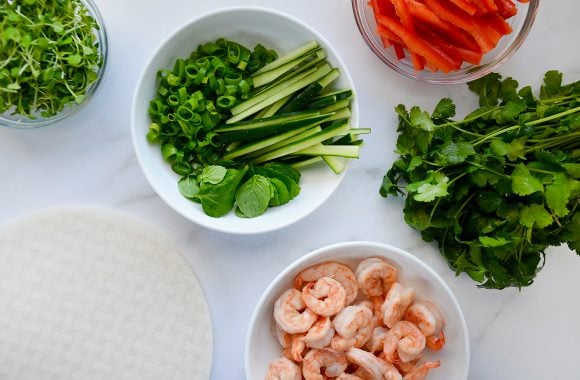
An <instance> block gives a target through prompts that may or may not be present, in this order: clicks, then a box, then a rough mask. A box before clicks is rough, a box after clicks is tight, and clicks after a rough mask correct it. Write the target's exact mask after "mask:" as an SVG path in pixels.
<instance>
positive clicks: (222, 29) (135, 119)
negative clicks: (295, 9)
mask: <svg viewBox="0 0 580 380" xmlns="http://www.w3.org/2000/svg"><path fill="white" fill-rule="evenodd" d="M220 37H225V38H228V39H231V40H233V41H236V42H240V43H242V44H245V45H247V46H248V47H254V46H255V45H256V44H257V43H261V44H263V45H265V46H267V47H270V48H273V49H275V50H276V51H277V52H278V54H279V55H282V54H284V53H286V52H288V51H290V50H293V49H295V48H296V47H298V46H300V45H302V44H304V43H306V42H308V41H311V40H317V41H318V42H319V43H320V45H321V46H322V47H323V48H324V50H325V52H326V54H327V56H328V57H327V58H328V60H329V62H330V63H331V64H333V66H335V67H338V68H339V69H340V71H341V75H340V77H339V79H338V80H337V81H336V83H335V84H334V86H335V87H337V88H351V89H353V90H354V84H353V82H352V79H351V77H350V75H349V73H348V71H347V69H346V67H345V65H344V63H343V62H342V60H341V59H340V57H339V55H338V53H337V52H336V50H335V49H334V48H333V47H332V46H331V45H330V44H329V43H328V41H326V39H325V38H324V37H323V36H322V35H320V34H319V33H318V32H316V31H315V30H314V29H312V28H311V27H309V26H308V25H306V24H304V23H303V22H301V21H300V20H297V19H296V18H293V17H291V16H288V15H286V14H283V13H280V12H278V11H274V10H269V9H265V8H259V7H250V6H243V7H232V8H225V9H221V10H218V11H215V12H211V13H208V14H205V15H202V16H200V17H198V18H196V19H194V20H193V21H191V22H190V23H188V24H186V25H185V26H182V27H181V28H179V29H178V30H177V31H176V32H175V33H173V34H172V35H170V36H169V37H168V38H167V39H166V40H165V41H163V42H162V43H161V45H160V46H159V47H158V48H157V50H156V51H155V53H153V56H152V57H151V59H150V60H149V62H147V65H146V67H145V70H144V71H143V73H142V75H141V78H140V80H139V82H138V85H137V88H136V90H135V95H134V98H133V108H132V120H131V128H132V137H133V145H134V148H135V152H136V155H137V158H138V160H139V163H140V165H141V168H142V170H143V172H144V174H145V176H146V178H147V180H148V181H149V183H150V184H151V186H152V187H153V189H154V190H155V191H156V192H157V194H158V195H159V196H160V197H161V198H162V199H163V200H164V201H165V202H166V203H167V204H168V205H169V206H170V207H172V208H173V209H174V210H176V211H177V212H179V213H180V214H181V215H183V216H184V217H186V218H187V219H189V220H191V221H193V222H195V223H197V224H199V225H202V226H205V227H207V228H211V229H214V230H218V231H222V232H229V233H238V234H252V233H260V232H267V231H272V230H275V229H278V228H281V227H284V226H287V225H289V224H292V223H294V222H296V221H298V220H300V219H301V218H303V217H305V216H306V215H308V214H310V213H311V212H312V211H314V210H315V209H316V208H318V207H319V206H320V205H321V204H322V203H323V202H324V201H325V200H326V199H327V198H328V197H329V196H330V195H331V194H332V193H333V192H334V190H335V189H336V188H337V187H338V185H339V184H340V182H341V180H342V179H343V177H344V175H345V173H346V171H347V170H345V171H343V172H342V173H341V174H340V175H336V174H334V173H333V172H332V171H331V170H330V169H329V168H328V167H326V166H325V165H323V164H321V165H316V166H312V167H308V168H304V169H301V172H302V178H301V180H300V186H301V188H302V191H301V193H300V195H298V196H297V197H296V198H295V199H293V200H292V201H291V202H290V203H288V204H286V205H283V206H281V207H272V208H269V209H268V210H267V211H266V213H265V214H263V215H261V216H259V217H256V218H252V219H246V218H240V217H237V216H236V215H234V213H233V212H230V213H229V214H228V215H226V216H223V217H221V218H212V217H209V216H207V215H205V214H204V213H203V211H202V209H201V207H200V205H199V204H197V203H193V202H191V201H189V200H188V199H186V198H184V197H183V196H182V195H181V194H180V193H179V190H178V188H177V181H178V179H179V176H178V175H177V174H175V173H173V171H172V170H171V168H170V165H168V164H167V163H166V162H165V161H163V158H162V156H161V152H160V147H159V146H158V145H153V144H149V143H148V142H147V139H146V137H145V136H146V134H147V130H148V128H149V124H150V123H151V120H150V118H149V115H148V114H147V109H148V107H149V101H150V100H151V99H153V98H154V96H155V91H156V87H157V82H156V73H157V71H158V70H159V69H162V68H168V69H171V67H172V66H173V63H174V61H175V60H176V59H177V58H180V57H187V56H189V54H190V53H191V52H192V51H193V50H195V49H196V48H197V46H198V45H199V44H200V43H204V42H208V41H215V40H216V39H218V38H220ZM351 110H352V117H351V126H352V127H353V128H356V127H357V126H358V105H357V101H356V97H355V99H354V100H353V102H352V105H351Z"/></svg>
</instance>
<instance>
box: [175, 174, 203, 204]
mask: <svg viewBox="0 0 580 380" xmlns="http://www.w3.org/2000/svg"><path fill="white" fill-rule="evenodd" d="M177 186H178V188H179V192H180V193H181V194H182V195H183V196H184V197H186V198H189V199H192V198H195V196H196V195H197V194H198V193H199V185H198V184H197V181H196V179H195V176H186V177H183V178H181V179H180V180H179V182H178V183H177Z"/></svg>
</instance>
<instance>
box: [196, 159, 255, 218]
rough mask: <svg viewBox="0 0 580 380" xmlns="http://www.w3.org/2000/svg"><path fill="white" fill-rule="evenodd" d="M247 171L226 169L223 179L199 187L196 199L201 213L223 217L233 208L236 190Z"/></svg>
mask: <svg viewBox="0 0 580 380" xmlns="http://www.w3.org/2000/svg"><path fill="white" fill-rule="evenodd" d="M246 172H247V169H246V168H244V169H227V171H226V174H225V176H224V177H223V179H222V180H221V181H220V182H218V183H216V184H212V183H210V182H205V183H203V184H202V185H201V187H200V190H199V193H198V194H197V198H199V200H200V201H201V207H202V209H203V212H205V213H206V214H207V215H208V216H211V217H214V218H217V217H220V216H224V215H225V214H227V213H228V212H230V210H231V209H232V208H233V207H234V200H235V197H236V190H237V189H238V186H239V185H240V183H241V181H242V179H243V178H244V175H245V174H246Z"/></svg>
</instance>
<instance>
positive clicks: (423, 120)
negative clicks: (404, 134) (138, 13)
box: [409, 107, 436, 132]
mask: <svg viewBox="0 0 580 380" xmlns="http://www.w3.org/2000/svg"><path fill="white" fill-rule="evenodd" d="M409 120H410V122H411V124H412V125H413V126H414V127H417V128H421V129H423V130H425V131H427V132H432V131H433V130H434V129H435V128H436V125H435V123H433V120H431V117H430V116H429V113H427V112H426V111H423V110H421V108H419V107H412V108H411V113H410V115H409Z"/></svg>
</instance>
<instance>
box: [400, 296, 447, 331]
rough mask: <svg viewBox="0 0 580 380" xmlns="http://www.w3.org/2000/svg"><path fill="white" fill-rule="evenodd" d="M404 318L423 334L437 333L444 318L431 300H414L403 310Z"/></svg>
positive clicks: (441, 327)
mask: <svg viewBox="0 0 580 380" xmlns="http://www.w3.org/2000/svg"><path fill="white" fill-rule="evenodd" d="M404 319H405V320H407V321H409V322H413V323H414V324H416V325H417V327H419V328H420V329H421V331H423V334H425V336H431V335H435V334H439V333H440V332H441V330H442V329H443V326H444V325H445V319H444V318H443V314H442V313H441V311H440V310H439V308H438V307H437V306H436V305H435V304H434V303H433V302H431V301H415V302H413V303H412V304H411V306H409V308H408V309H407V311H406V312H405V316H404Z"/></svg>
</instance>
